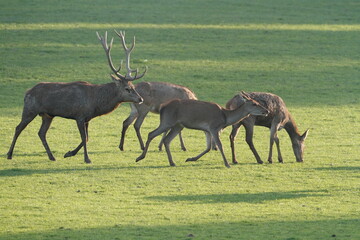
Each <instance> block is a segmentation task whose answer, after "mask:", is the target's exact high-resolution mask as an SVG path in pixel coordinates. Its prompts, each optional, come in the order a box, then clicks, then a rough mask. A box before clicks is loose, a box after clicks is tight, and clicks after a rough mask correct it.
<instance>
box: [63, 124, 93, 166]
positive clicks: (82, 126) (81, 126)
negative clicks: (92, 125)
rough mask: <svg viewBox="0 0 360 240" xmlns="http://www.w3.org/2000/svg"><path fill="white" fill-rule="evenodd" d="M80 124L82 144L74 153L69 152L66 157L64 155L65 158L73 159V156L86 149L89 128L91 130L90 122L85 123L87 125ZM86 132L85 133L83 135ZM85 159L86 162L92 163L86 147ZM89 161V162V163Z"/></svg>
mask: <svg viewBox="0 0 360 240" xmlns="http://www.w3.org/2000/svg"><path fill="white" fill-rule="evenodd" d="M77 124H78V128H79V131H80V136H81V143H80V144H79V146H77V147H76V148H75V149H74V150H72V151H69V152H67V153H66V154H65V155H64V158H67V157H72V156H75V155H76V154H77V153H78V152H79V150H80V149H81V148H82V147H84V146H85V145H84V144H86V142H87V141H88V139H89V138H88V136H89V135H88V128H89V122H85V123H77ZM82 132H84V133H82ZM83 135H84V136H85V141H84V138H83ZM84 158H85V162H86V163H91V161H90V159H89V157H88V155H87V151H85V147H84ZM87 160H88V161H87Z"/></svg>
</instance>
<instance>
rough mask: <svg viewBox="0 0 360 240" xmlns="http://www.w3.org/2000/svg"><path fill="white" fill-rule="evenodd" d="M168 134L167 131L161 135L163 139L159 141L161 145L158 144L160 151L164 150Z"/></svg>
mask: <svg viewBox="0 0 360 240" xmlns="http://www.w3.org/2000/svg"><path fill="white" fill-rule="evenodd" d="M166 134H167V132H164V133H163V135H162V137H161V140H160V143H159V146H158V148H159V151H162V146H163V144H164V139H165V137H166Z"/></svg>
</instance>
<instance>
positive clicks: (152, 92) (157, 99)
mask: <svg viewBox="0 0 360 240" xmlns="http://www.w3.org/2000/svg"><path fill="white" fill-rule="evenodd" d="M135 89H136V91H137V92H138V93H139V94H140V96H141V97H142V98H143V99H144V102H143V103H142V104H138V103H131V104H130V106H131V112H130V115H129V117H128V118H127V119H125V121H124V122H123V128H122V131H121V140H120V145H119V148H120V150H121V151H124V141H125V134H126V130H127V129H128V127H129V126H130V125H131V124H132V122H133V121H134V120H135V119H136V121H135V123H134V128H135V131H136V135H137V137H138V140H139V143H140V148H141V150H143V149H144V142H143V140H142V137H141V133H140V128H141V125H142V123H143V121H144V119H145V117H146V116H147V114H148V113H149V112H152V113H156V114H159V113H160V106H161V105H162V104H164V103H167V102H169V101H171V100H174V99H195V100H196V99H197V98H196V96H195V94H194V93H193V92H192V91H191V90H190V89H189V88H187V87H184V86H180V85H176V84H172V83H166V82H140V83H138V84H136V85H135ZM165 134H166V133H164V136H165ZM179 138H180V144H181V149H182V150H183V151H186V148H185V145H184V142H183V140H182V137H181V132H179ZM161 148H162V141H161V142H160V144H159V150H161Z"/></svg>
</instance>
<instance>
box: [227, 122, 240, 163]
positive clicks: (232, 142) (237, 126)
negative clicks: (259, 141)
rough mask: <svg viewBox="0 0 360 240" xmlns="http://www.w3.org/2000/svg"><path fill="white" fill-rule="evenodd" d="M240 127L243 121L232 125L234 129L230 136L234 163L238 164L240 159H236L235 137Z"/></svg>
mask: <svg viewBox="0 0 360 240" xmlns="http://www.w3.org/2000/svg"><path fill="white" fill-rule="evenodd" d="M240 127H241V123H239V124H234V125H232V130H231V133H230V136H229V139H230V146H231V155H232V162H233V164H238V161H236V153H235V138H236V136H237V134H238V132H239V129H240Z"/></svg>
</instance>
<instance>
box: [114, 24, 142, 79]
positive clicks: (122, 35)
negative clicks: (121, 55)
mask: <svg viewBox="0 0 360 240" xmlns="http://www.w3.org/2000/svg"><path fill="white" fill-rule="evenodd" d="M114 31H115V33H116V34H117V35H118V36H119V38H120V39H121V43H122V46H123V48H124V50H125V55H126V56H125V66H126V70H127V73H126V78H127V79H128V80H129V81H133V80H135V79H139V78H141V77H143V76H144V75H145V73H146V71H147V70H145V72H144V73H143V74H141V75H140V76H138V69H135V70H134V69H131V67H130V55H131V51H132V50H133V49H134V47H135V36H134V38H133V42H132V45H131V47H129V48H128V47H127V46H126V42H125V31H119V32H118V31H116V30H115V29H114ZM132 73H135V76H134V77H132V76H131V74H132Z"/></svg>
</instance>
